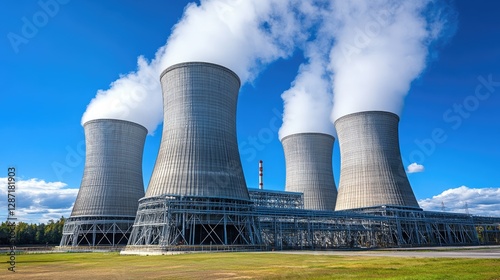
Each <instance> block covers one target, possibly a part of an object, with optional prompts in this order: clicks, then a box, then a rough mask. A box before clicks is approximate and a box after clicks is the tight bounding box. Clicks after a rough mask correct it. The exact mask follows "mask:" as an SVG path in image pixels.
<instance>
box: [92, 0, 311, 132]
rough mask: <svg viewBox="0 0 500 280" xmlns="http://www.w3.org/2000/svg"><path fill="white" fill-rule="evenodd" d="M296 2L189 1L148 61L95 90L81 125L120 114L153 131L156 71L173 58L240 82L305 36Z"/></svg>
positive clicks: (157, 105)
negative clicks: (221, 70) (218, 68)
mask: <svg viewBox="0 0 500 280" xmlns="http://www.w3.org/2000/svg"><path fill="white" fill-rule="evenodd" d="M293 2H295V1H280V0H272V1H246V0H237V1H233V0H205V1H201V4H200V5H197V4H194V3H191V4H188V6H187V7H186V9H185V12H184V15H183V17H182V19H181V20H180V21H179V22H178V23H177V24H176V25H175V26H174V28H173V30H172V33H171V35H170V37H169V39H168V41H167V44H166V45H165V46H163V47H161V48H159V49H158V51H157V53H156V55H155V58H154V59H153V60H152V61H151V62H150V63H148V62H146V60H145V59H143V58H142V57H139V59H138V70H137V71H136V72H133V73H130V74H127V75H125V76H122V77H121V78H120V79H118V80H117V81H115V82H113V83H112V84H111V87H110V89H108V90H99V91H98V92H97V95H96V97H95V98H94V99H93V100H92V101H91V102H90V104H89V105H88V107H87V111H86V112H85V113H84V115H83V117H82V124H83V123H85V122H87V121H89V120H92V119H100V118H114V119H123V120H129V121H133V122H137V123H139V124H142V125H144V126H145V127H146V128H147V129H148V131H149V133H153V132H154V130H155V129H156V127H157V126H158V124H160V123H161V122H162V121H163V118H162V108H163V106H162V104H163V103H162V94H161V89H160V84H159V75H160V73H161V72H162V71H163V70H164V69H165V68H167V67H168V66H171V65H173V64H176V63H180V62H187V61H203V62H212V63H216V64H220V65H223V66H226V67H228V68H230V69H231V70H233V71H235V72H236V74H238V76H239V77H240V79H241V81H242V83H245V82H247V81H251V80H252V79H254V78H255V77H256V76H257V75H258V73H259V71H260V70H262V68H263V67H264V66H265V65H266V64H268V63H270V62H272V61H274V60H276V59H278V58H286V57H287V56H289V55H290V54H291V53H292V52H293V50H294V48H295V45H296V44H297V42H298V40H301V38H303V36H302V35H300V33H301V32H300V28H299V27H300V26H301V25H300V23H299V20H298V18H299V17H296V16H294V14H295V13H296V12H297V8H296V6H298V7H300V6H303V5H301V4H297V3H299V2H300V1H297V3H293Z"/></svg>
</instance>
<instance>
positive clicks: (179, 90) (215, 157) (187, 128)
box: [146, 62, 249, 200]
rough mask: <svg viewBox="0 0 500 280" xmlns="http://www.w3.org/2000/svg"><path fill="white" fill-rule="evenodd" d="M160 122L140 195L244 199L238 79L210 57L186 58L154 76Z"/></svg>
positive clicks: (245, 195) (246, 194)
mask: <svg viewBox="0 0 500 280" xmlns="http://www.w3.org/2000/svg"><path fill="white" fill-rule="evenodd" d="M160 80H161V84H162V90H163V106H164V107H163V112H164V124H163V135H162V140H161V145H160V151H159V153H158V157H157V159H156V163H155V167H154V170H153V174H152V176H151V181H150V182H149V186H148V189H147V191H146V197H154V196H160V195H181V196H199V197H219V198H233V199H243V200H248V199H249V196H248V191H247V187H246V183H245V178H244V176H243V170H242V167H241V161H240V154H239V151H238V144H237V140H236V103H237V100H238V91H239V88H240V80H239V78H238V76H237V75H236V74H235V73H234V72H232V71H231V70H229V69H227V68H225V67H222V66H219V65H216V64H211V63H204V62H187V63H181V64H176V65H173V66H171V67H169V68H167V69H166V70H165V71H163V73H162V74H161V76H160Z"/></svg>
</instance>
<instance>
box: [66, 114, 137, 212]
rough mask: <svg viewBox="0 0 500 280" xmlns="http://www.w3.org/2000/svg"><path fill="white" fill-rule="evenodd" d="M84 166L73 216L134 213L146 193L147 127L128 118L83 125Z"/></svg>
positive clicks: (97, 121)
mask: <svg viewBox="0 0 500 280" xmlns="http://www.w3.org/2000/svg"><path fill="white" fill-rule="evenodd" d="M84 130H85V143H86V158H85V169H84V173H83V179H82V183H81V185H80V190H79V191H78V196H77V198H76V201H75V205H74V207H73V212H72V213H71V217H75V216H132V217H133V216H135V214H136V211H137V206H138V200H139V199H140V198H142V197H143V196H144V184H143V179H142V154H143V150H144V141H145V140H146V134H147V130H146V128H145V127H143V126H141V125H138V124H136V123H132V122H129V121H122V120H112V119H99V120H92V121H88V122H86V123H85V124H84Z"/></svg>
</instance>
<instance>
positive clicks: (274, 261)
mask: <svg viewBox="0 0 500 280" xmlns="http://www.w3.org/2000/svg"><path fill="white" fill-rule="evenodd" d="M3 258H4V259H5V260H7V258H8V257H7V256H3ZM16 261H17V268H16V269H17V272H16V273H12V272H10V271H8V270H7V268H8V267H9V265H8V264H7V263H5V262H3V261H2V263H3V267H2V268H1V270H0V279H68V280H69V279H94V280H97V279H204V280H208V279H500V260H499V259H448V258H392V257H364V256H355V257H351V256H345V257H339V256H328V255H299V254H293V255H291V254H272V253H211V254H182V255H171V256H120V255H119V254H118V253H58V254H29V255H18V256H17V258H16Z"/></svg>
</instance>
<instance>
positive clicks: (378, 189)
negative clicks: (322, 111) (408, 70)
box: [335, 111, 419, 210]
mask: <svg viewBox="0 0 500 280" xmlns="http://www.w3.org/2000/svg"><path fill="white" fill-rule="evenodd" d="M398 123H399V117H398V116H397V115H395V114H393V113H389V112H379V111H370V112H360V113H354V114H350V115H346V116H344V117H341V118H339V119H338V120H337V121H336V122H335V128H336V130H337V134H338V140H339V144H340V155H341V170H340V182H339V192H338V197H337V205H336V208H335V210H344V209H353V208H362V207H370V206H378V205H404V206H411V207H419V206H418V203H417V200H416V199H415V195H414V194H413V191H412V189H411V186H410V183H409V181H408V178H407V177H406V172H405V169H404V167H403V163H402V160H401V153H400V149H399V136H398Z"/></svg>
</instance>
